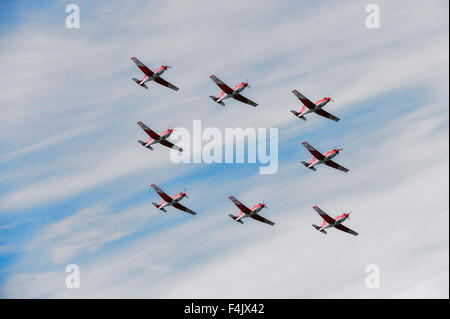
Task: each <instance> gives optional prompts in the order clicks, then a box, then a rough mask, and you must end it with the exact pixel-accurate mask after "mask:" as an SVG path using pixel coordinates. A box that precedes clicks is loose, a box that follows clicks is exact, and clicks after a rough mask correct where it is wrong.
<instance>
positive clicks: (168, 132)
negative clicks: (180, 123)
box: [145, 129, 173, 147]
mask: <svg viewBox="0 0 450 319" xmlns="http://www.w3.org/2000/svg"><path fill="white" fill-rule="evenodd" d="M172 133H173V129H167V130H165V131H164V132H161V133H159V134H158V135H159V139H158V140H156V139H152V138H151V137H149V138H148V140H147V142H145V147H147V146H149V145H153V144H156V143H160V142H161V141H164V140H166V139H167V138H168V137H169V136H170V135H171V134H172Z"/></svg>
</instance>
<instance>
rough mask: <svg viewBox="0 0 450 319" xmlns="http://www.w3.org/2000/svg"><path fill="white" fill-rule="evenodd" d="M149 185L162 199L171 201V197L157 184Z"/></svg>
mask: <svg viewBox="0 0 450 319" xmlns="http://www.w3.org/2000/svg"><path fill="white" fill-rule="evenodd" d="M151 186H152V188H153V189H154V190H155V191H156V192H157V193H158V195H159V196H161V198H162V199H164V200H165V201H166V202H168V203H172V198H171V197H170V196H169V195H167V194H166V193H164V192H163V191H162V190H161V189H160V188H159V187H158V186H156V185H155V184H152V185H151Z"/></svg>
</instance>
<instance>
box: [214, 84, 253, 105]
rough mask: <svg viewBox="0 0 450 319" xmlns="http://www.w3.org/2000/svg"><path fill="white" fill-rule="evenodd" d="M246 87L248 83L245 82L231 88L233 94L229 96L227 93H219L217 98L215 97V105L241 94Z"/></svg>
mask: <svg viewBox="0 0 450 319" xmlns="http://www.w3.org/2000/svg"><path fill="white" fill-rule="evenodd" d="M247 86H248V83H247V82H242V83H241V84H239V85H236V86H235V87H234V88H233V93H231V94H227V93H225V92H224V91H222V92H220V94H219V96H218V97H217V101H216V102H217V103H220V102H221V101H223V100H225V99H228V98H230V97H233V96H235V95H237V94H239V93H240V92H242V91H243V90H244V89H245V88H246V87H247Z"/></svg>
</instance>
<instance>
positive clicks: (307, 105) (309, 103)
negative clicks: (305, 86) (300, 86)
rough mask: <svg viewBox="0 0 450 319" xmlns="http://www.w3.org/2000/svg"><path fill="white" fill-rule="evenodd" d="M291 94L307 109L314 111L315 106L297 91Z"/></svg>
mask: <svg viewBox="0 0 450 319" xmlns="http://www.w3.org/2000/svg"><path fill="white" fill-rule="evenodd" d="M292 93H294V95H295V96H296V97H297V98H298V99H299V100H300V101H301V102H302V103H303V104H304V105H305V106H306V107H307V108H308V109H315V108H316V105H315V104H314V103H313V102H311V101H310V100H308V99H307V98H306V97H305V96H304V95H303V94H301V93H300V92H299V91H297V90H293V91H292Z"/></svg>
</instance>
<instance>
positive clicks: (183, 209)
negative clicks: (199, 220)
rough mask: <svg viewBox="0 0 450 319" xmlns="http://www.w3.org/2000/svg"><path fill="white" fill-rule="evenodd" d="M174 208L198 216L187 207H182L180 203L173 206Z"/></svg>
mask: <svg viewBox="0 0 450 319" xmlns="http://www.w3.org/2000/svg"><path fill="white" fill-rule="evenodd" d="M172 206H173V207H175V208H177V209H179V210H182V211H185V212H186V213H189V214H191V215H195V214H197V213H196V212H194V211H193V210H190V209H189V208H187V207H185V206H183V205H181V204H180V203H176V204H173V205H172Z"/></svg>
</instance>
